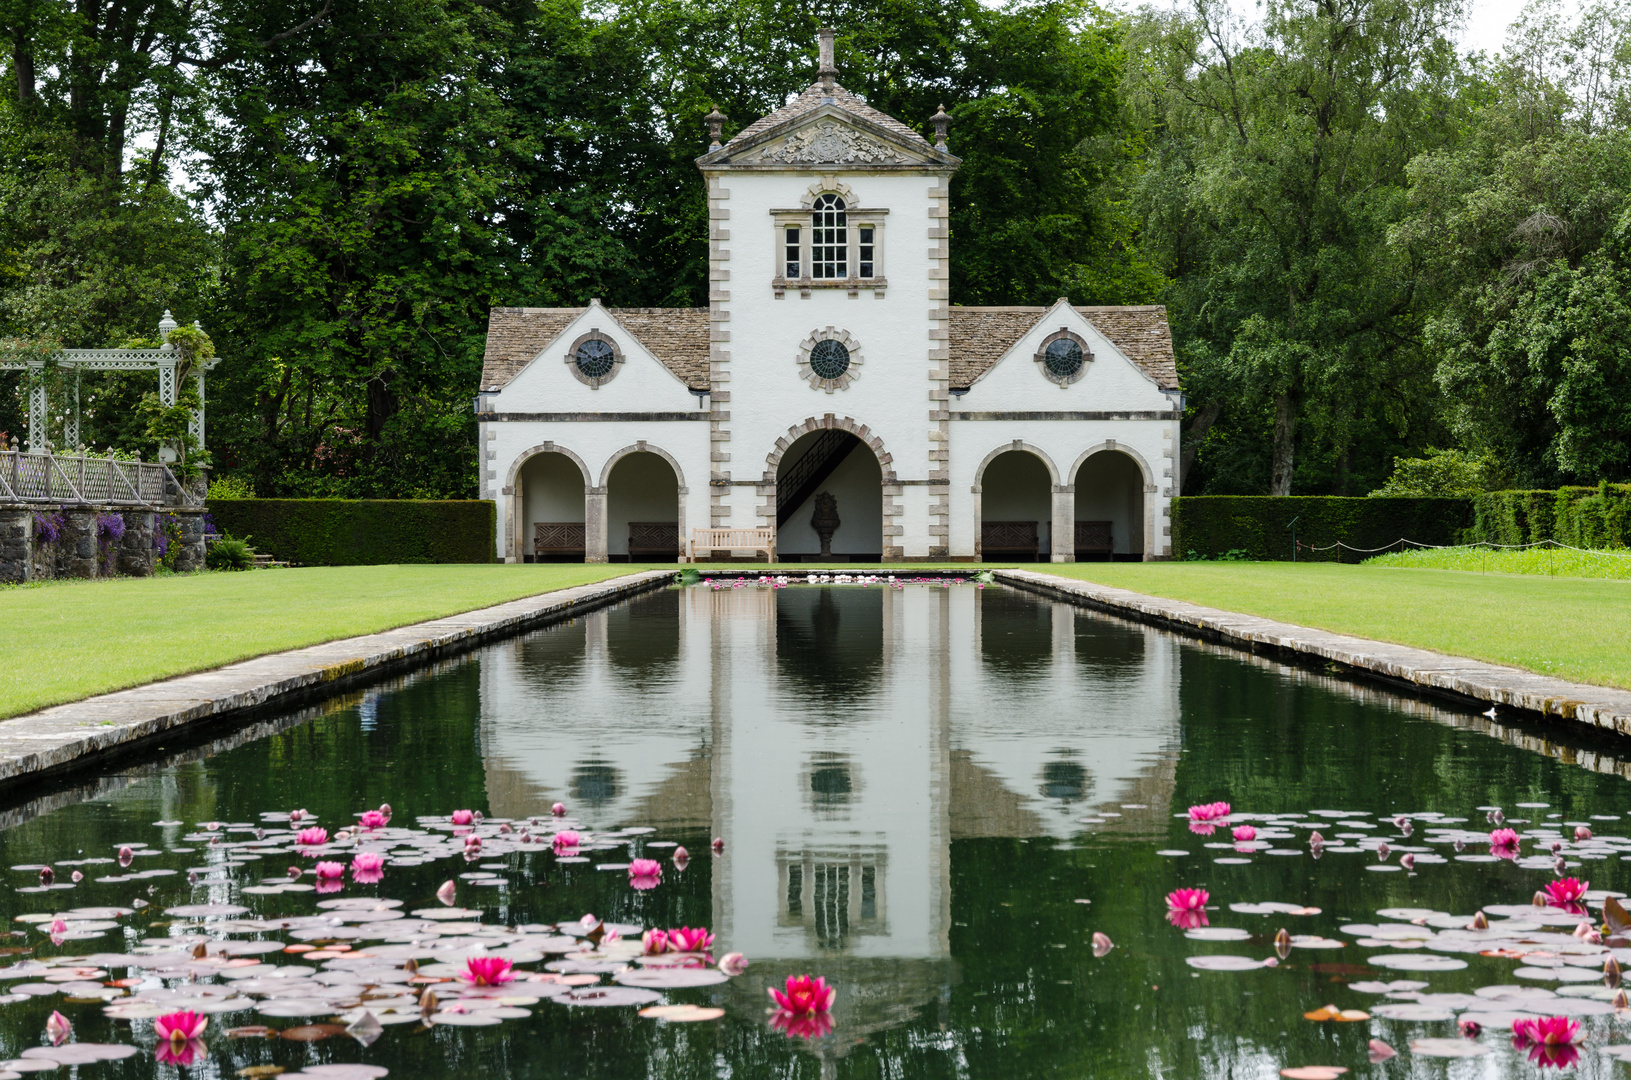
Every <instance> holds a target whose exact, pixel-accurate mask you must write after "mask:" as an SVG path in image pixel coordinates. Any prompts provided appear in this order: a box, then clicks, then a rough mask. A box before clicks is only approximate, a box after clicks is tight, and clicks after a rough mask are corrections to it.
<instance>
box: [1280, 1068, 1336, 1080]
mask: <svg viewBox="0 0 1631 1080" xmlns="http://www.w3.org/2000/svg"><path fill="white" fill-rule="evenodd" d="M1347 1072H1348V1070H1347V1069H1344V1068H1343V1067H1342V1066H1341V1065H1296V1066H1293V1067H1291V1068H1286V1069H1281V1070H1280V1075H1281V1076H1284V1077H1286V1078H1287V1080H1337V1078H1338V1077H1341V1076H1345V1075H1347Z"/></svg>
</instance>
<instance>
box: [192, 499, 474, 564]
mask: <svg viewBox="0 0 1631 1080" xmlns="http://www.w3.org/2000/svg"><path fill="white" fill-rule="evenodd" d="M208 506H209V512H210V516H211V517H213V518H214V519H215V528H216V531H218V532H223V533H231V534H232V535H233V536H236V537H239V538H240V539H241V538H243V537H248V538H249V542H250V543H251V544H252V545H254V547H255V550H257V551H264V552H267V553H269V554H270V555H271V556H272V557H273V558H275V559H277V560H279V561H280V562H291V563H298V564H301V565H305V566H372V565H378V564H382V563H486V562H492V561H493V548H494V540H495V537H496V534H497V528H498V524H497V510H496V508H495V506H494V504H493V503H491V502H488V501H485V500H475V499H471V500H464V501H452V500H432V499H210V500H209V503H208Z"/></svg>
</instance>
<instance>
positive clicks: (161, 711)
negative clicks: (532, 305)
mask: <svg viewBox="0 0 1631 1080" xmlns="http://www.w3.org/2000/svg"><path fill="white" fill-rule="evenodd" d="M672 580H674V571H672V570H645V571H641V572H639V573H634V574H627V575H624V576H622V577H616V578H611V579H609V580H606V581H600V582H596V583H594V584H591V585H577V586H574V587H572V588H568V589H555V590H552V591H550V592H545V593H539V594H537V595H535V596H527V597H522V598H521V599H519V600H509V601H506V602H505V603H502V604H496V605H494V606H492V607H485V608H478V609H476V610H474V611H466V612H464V613H462V614H459V615H449V616H447V617H445V618H441V619H432V620H430V621H429V622H422V623H413V624H410V625H408V626H399V627H397V628H396V629H394V630H385V631H382V632H381V633H378V634H364V635H362V636H360V637H350V638H341V639H339V640H336V641H329V642H324V643H323V644H321V645H308V646H306V647H305V648H301V649H291V650H290V651H288V652H279V653H269V654H267V655H265V656H257V657H254V658H253V659H250V660H241V661H239V662H237V663H235V664H228V665H226V666H224V667H219V668H214V669H212V670H210V671H201V672H197V673H195V674H192V675H178V676H176V677H175V678H172V679H165V680H163V681H161V682H154V683H146V684H144V685H142V686H135V687H131V688H130V689H128V690H117V691H115V692H113V693H111V694H99V695H97V696H96V697H90V698H84V699H82V700H80V701H73V702H69V703H68V704H66V705H54V706H52V707H50V708H48V709H41V710H39V711H38V712H32V713H25V714H24V715H22V716H18V717H13V718H12V719H10V720H5V721H0V788H10V787H15V786H17V785H19V784H23V783H27V782H30V781H33V780H37V779H43V778H46V777H50V776H53V775H58V774H61V773H64V772H67V771H69V770H72V769H77V768H80V767H82V766H87V765H91V764H93V763H98V762H100V761H101V760H103V759H106V758H110V757H114V756H117V755H119V754H122V753H128V752H131V751H135V750H139V749H141V748H143V747H146V746H150V745H153V744H154V743H155V742H156V741H157V740H160V739H163V738H165V737H167V736H171V735H177V736H180V735H184V734H186V729H188V728H195V727H198V726H200V725H203V724H206V723H208V722H210V721H214V720H220V719H226V718H229V717H234V716H237V717H242V716H246V715H248V714H250V713H252V712H255V711H257V710H261V709H265V708H267V707H269V706H270V707H287V706H290V705H293V704H295V703H296V702H299V701H302V700H305V699H307V698H309V697H313V696H322V695H327V694H330V693H332V692H334V691H335V690H337V689H341V688H343V687H344V686H346V685H347V684H350V683H356V682H360V681H363V680H367V679H372V678H376V677H377V676H379V675H381V674H383V673H385V672H388V671H392V670H396V669H399V668H404V667H418V666H420V665H422V664H424V663H426V662H427V661H430V660H433V659H436V658H438V657H443V656H448V655H450V654H453V653H458V652H465V651H468V650H470V649H473V648H475V647H477V646H479V645H482V644H485V643H486V642H488V641H491V640H493V639H495V638H500V637H507V636H510V635H513V634H517V633H521V632H523V631H526V630H532V629H536V628H538V627H541V626H546V625H548V624H550V623H553V622H559V621H561V620H562V619H566V618H570V617H571V616H573V615H575V614H578V613H580V612H583V611H586V610H588V609H590V608H596V607H601V606H603V605H605V604H609V603H614V602H616V601H618V600H622V599H625V598H627V597H630V596H634V595H636V594H638V593H642V592H647V591H649V590H652V589H656V588H660V587H661V586H662V585H664V584H665V583H667V582H670V581H672Z"/></svg>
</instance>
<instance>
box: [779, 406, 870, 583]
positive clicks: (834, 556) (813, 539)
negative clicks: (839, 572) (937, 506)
mask: <svg viewBox="0 0 1631 1080" xmlns="http://www.w3.org/2000/svg"><path fill="white" fill-rule="evenodd" d="M818 511H819V513H818ZM883 515H884V496H883V468H882V466H881V465H880V464H879V461H878V457H877V455H876V454H875V453H874V452H873V451H872V449H871V448H870V447H868V446H867V445H866V444H865V443H864V442H863V441H862V440H861V439H860V438H859V437H858V436H856V435H855V434H853V433H852V432H849V431H846V430H844V429H842V428H837V427H831V428H822V429H820V430H817V431H811V432H809V433H807V434H805V435H802V436H800V437H799V438H798V439H796V440H795V441H794V442H793V444H792V445H791V446H789V447H788V448H787V450H786V451H785V452H784V453H783V454H782V455H781V460H780V461H779V462H777V463H776V557H777V558H778V559H782V560H785V561H787V562H800V561H804V562H812V561H816V560H825V559H831V560H836V561H839V562H878V561H880V560H881V559H882V558H883V556H884V537H883V526H884V520H883ZM835 521H836V524H834V522H835ZM824 533H825V535H826V536H827V539H828V545H829V546H828V548H827V549H826V550H827V552H828V553H827V554H823V549H822V536H823V534H824Z"/></svg>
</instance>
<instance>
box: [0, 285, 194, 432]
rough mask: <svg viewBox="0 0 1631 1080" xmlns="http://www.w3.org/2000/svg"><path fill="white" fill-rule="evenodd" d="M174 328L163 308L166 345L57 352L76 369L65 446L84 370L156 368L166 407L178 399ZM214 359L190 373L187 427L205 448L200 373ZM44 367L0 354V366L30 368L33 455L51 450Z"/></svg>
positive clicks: (74, 423)
mask: <svg viewBox="0 0 1631 1080" xmlns="http://www.w3.org/2000/svg"><path fill="white" fill-rule="evenodd" d="M175 328H176V321H175V319H174V317H172V316H171V314H170V312H169V311H166V312H165V313H164V318H162V319H160V320H159V339H160V340H161V341H163V342H164V344H163V345H160V346H159V347H158V348H156V349H63V350H62V351H61V352H60V353H58V354H57V356H56V358H55V362H56V364H57V366H58V367H62V368H66V369H69V370H71V371H73V373H74V404H73V408H72V409H71V410H70V411H69V413H68V416H67V418H66V419H65V420H64V422H63V438H62V441H63V442H64V443H65V444H66V449H68V450H70V451H72V450H74V449H76V448H77V447H78V446H79V377H80V375H81V373H83V372H86V371H157V372H158V374H159V401H160V403H161V404H163V405H165V406H166V407H168V406H171V405H174V404H175V403H176V395H177V393H178V387H177V385H176V369H177V366H178V365H179V363H180V359H181V358H180V357H179V356H178V355H176V351H175V347H174V346H172V345H171V344H170V343H169V337H170V331H172V330H174V329H175ZM218 363H220V357H211V358H210V359H209V360H207V361H205V362H204V363H202V364H199V365H197V366H196V367H195V368H194V369H193V371H192V372H191V375H192V378H193V379H194V380H195V383H194V385H195V386H196V387H197V390H198V408H197V409H194V410H193V415H192V420H191V421H190V422H189V423H188V425H187V427H188V430H189V431H190V432H191V433H192V435H193V437H194V438H196V439H197V440H198V447H199V449H201V450H202V449H203V448H204V373H205V372H206V371H209V370H210V369H212V368H214V367H215V365H216V364H218ZM45 366H46V361H45V360H44V359H40V360H9V361H8V360H6V359H4V358H0V370H10V371H23V370H26V371H27V372H28V452H29V453H31V454H46V453H49V452H50V449H51V447H50V442H49V440H48V439H47V437H46V432H47V431H48V426H47V420H48V418H49V416H50V406H51V403H50V400H49V398H48V395H47V393H46V386H45ZM173 456H174V455H173V452H172V451H170V450H169V449H168V448H167V447H166V448H164V449H163V450H161V451H160V457H161V458H162V459H164V460H169V459H170V458H171V457H173Z"/></svg>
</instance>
